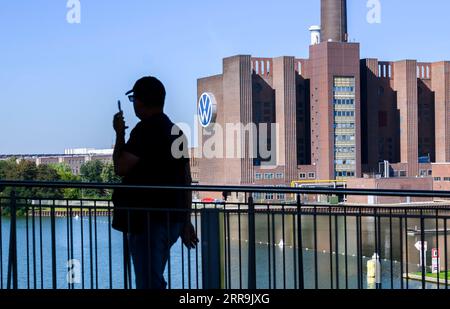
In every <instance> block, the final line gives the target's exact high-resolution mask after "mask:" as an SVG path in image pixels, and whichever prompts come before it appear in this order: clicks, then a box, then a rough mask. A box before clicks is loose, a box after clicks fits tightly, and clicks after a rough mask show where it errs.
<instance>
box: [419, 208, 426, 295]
mask: <svg viewBox="0 0 450 309" xmlns="http://www.w3.org/2000/svg"><path fill="white" fill-rule="evenodd" d="M420 240H421V242H422V244H421V246H422V248H421V249H422V251H421V253H420V254H421V256H422V290H425V288H426V284H425V283H426V281H425V279H426V271H427V270H426V267H425V264H426V258H427V257H426V255H425V218H424V216H423V211H422V209H421V210H420Z"/></svg>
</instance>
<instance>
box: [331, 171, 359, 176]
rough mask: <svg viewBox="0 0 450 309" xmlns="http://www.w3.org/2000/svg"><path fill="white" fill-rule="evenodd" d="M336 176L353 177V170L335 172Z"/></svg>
mask: <svg viewBox="0 0 450 309" xmlns="http://www.w3.org/2000/svg"><path fill="white" fill-rule="evenodd" d="M336 177H355V172H353V171H352V172H350V171H344V172H336Z"/></svg>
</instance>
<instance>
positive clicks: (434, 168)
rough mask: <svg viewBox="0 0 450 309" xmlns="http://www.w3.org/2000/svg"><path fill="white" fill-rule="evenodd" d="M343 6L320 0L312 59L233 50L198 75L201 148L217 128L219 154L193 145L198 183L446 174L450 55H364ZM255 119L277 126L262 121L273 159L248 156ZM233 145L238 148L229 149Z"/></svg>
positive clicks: (449, 135)
mask: <svg viewBox="0 0 450 309" xmlns="http://www.w3.org/2000/svg"><path fill="white" fill-rule="evenodd" d="M346 9H347V3H346V0H322V1H321V27H318V26H313V27H311V28H310V30H311V45H310V46H309V58H308V59H298V58H296V57H293V56H283V57H278V58H261V57H253V56H250V55H238V56H233V57H229V58H225V59H223V71H222V74H219V75H215V76H210V77H206V78H201V79H199V80H198V83H197V91H198V99H199V103H198V108H199V114H200V116H199V122H200V123H201V127H200V129H199V141H200V144H201V145H200V148H203V147H204V146H203V145H205V144H206V145H207V144H208V141H210V140H211V139H214V138H217V135H218V134H219V133H220V137H219V138H218V139H219V140H220V139H222V140H223V141H224V143H223V149H222V150H223V153H224V154H225V155H224V156H222V157H217V156H216V157H214V156H213V157H208V156H205V155H204V153H203V150H202V149H200V150H199V151H198V152H197V154H196V155H197V156H199V158H198V164H199V169H198V179H199V183H200V184H217V185H219V184H225V185H241V184H242V185H267V186H290V185H291V184H292V182H293V181H298V180H304V181H305V182H307V181H315V182H321V181H323V182H328V181H330V180H340V181H346V180H348V179H354V178H362V177H363V176H366V178H367V177H368V175H373V176H375V175H377V174H380V175H382V176H383V177H390V178H391V179H390V183H394V184H393V187H398V185H395V180H396V179H398V180H399V183H401V182H403V181H404V179H403V180H402V179H400V178H408V179H414V178H420V177H422V178H423V177H428V178H430V180H431V181H433V179H435V178H433V176H434V174H435V173H440V172H439V171H442V173H444V175H442V176H440V177H441V178H442V179H443V178H446V176H445V175H448V177H450V175H449V174H448V172H450V170H449V169H447V168H445V169H442V170H441V168H443V166H445V164H444V163H447V162H450V62H444V61H443V62H436V63H424V62H419V61H416V60H401V61H380V60H378V59H361V58H360V45H359V43H350V42H348V33H347V13H346ZM205 102H206V103H205ZM208 103H209V104H208ZM252 123H253V124H256V125H259V124H264V123H265V124H268V125H269V126H270V124H277V128H276V134H273V133H274V132H272V131H273V128H269V129H268V137H267V144H268V147H267V149H270V150H271V151H272V155H271V157H270V158H266V157H264V158H262V157H261V155H260V153H259V151H258V153H256V155H252V153H253V152H252V151H251V149H252V148H251V146H252V145H254V146H255V147H254V148H257V149H258V150H259V148H260V147H259V146H260V143H261V138H260V137H261V129H260V128H259V127H258V129H257V130H256V131H254V130H253V131H252V130H250V129H249V128H250V127H251V126H250V124H252ZM228 124H242V127H241V129H240V130H238V131H235V132H232V135H233V136H227V134H226V133H228V132H225V134H223V132H218V129H217V126H219V127H221V128H225V127H226V126H227V125H228ZM222 135H223V136H222ZM235 135H236V136H237V138H236V141H233V142H231V143H230V140H233V138H234V137H235ZM254 135H256V136H257V137H258V138H256V139H252V137H253V136H254ZM254 140H256V142H255V141H254ZM239 146H240V151H241V156H240V157H234V156H227V155H228V154H229V153H230V152H233V153H234V152H235V149H236V148H237V149H239ZM256 146H257V147H256ZM229 148H231V150H230V151H228V150H229ZM238 151H239V150H238ZM380 163H382V164H380ZM431 163H439V164H431ZM383 171H386V172H384V173H383ZM436 179H437V178H436ZM449 179H450V178H449ZM412 181H413V180H412ZM442 181H443V180H442ZM442 181H441V182H442ZM420 183H423V184H424V185H423V186H424V187H428V183H427V182H426V181H422V180H421V181H420ZM425 183H426V185H425ZM449 183H450V182H449ZM420 187H421V185H420V184H419V188H420ZM431 187H434V188H438V187H439V186H438V185H432V186H431ZM274 199H275V198H274Z"/></svg>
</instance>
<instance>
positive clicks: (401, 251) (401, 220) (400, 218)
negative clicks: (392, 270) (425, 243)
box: [399, 215, 405, 290]
mask: <svg viewBox="0 0 450 309" xmlns="http://www.w3.org/2000/svg"><path fill="white" fill-rule="evenodd" d="M399 227H400V231H399V234H400V288H401V289H402V290H403V289H404V288H405V284H404V280H403V275H404V274H403V269H404V265H403V218H402V216H401V215H400V216H399Z"/></svg>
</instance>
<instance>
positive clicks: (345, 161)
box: [334, 160, 356, 165]
mask: <svg viewBox="0 0 450 309" xmlns="http://www.w3.org/2000/svg"><path fill="white" fill-rule="evenodd" d="M334 163H335V164H339V165H355V164H356V160H335V161H334Z"/></svg>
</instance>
